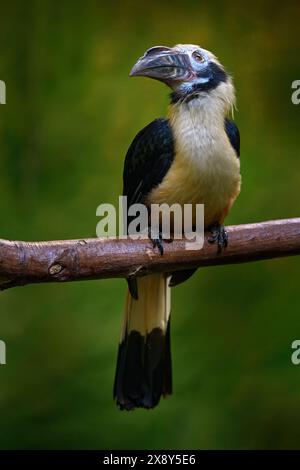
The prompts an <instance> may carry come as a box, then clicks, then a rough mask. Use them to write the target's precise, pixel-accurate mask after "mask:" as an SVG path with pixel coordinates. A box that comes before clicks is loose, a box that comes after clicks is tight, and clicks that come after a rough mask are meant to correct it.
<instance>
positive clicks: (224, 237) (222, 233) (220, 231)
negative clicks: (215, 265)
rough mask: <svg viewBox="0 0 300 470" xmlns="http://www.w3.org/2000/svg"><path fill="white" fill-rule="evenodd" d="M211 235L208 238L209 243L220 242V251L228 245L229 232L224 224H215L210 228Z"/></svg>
mask: <svg viewBox="0 0 300 470" xmlns="http://www.w3.org/2000/svg"><path fill="white" fill-rule="evenodd" d="M209 231H210V233H211V234H212V236H211V237H209V238H208V239H207V241H208V242H209V243H216V242H217V243H218V252H220V251H222V249H223V248H226V247H227V245H228V234H227V232H226V230H225V228H224V226H223V225H220V224H214V225H212V226H211V227H210V228H209Z"/></svg>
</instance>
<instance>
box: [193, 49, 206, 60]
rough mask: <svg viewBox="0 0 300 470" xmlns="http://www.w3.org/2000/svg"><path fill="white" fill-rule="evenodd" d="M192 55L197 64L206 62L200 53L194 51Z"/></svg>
mask: <svg viewBox="0 0 300 470" xmlns="http://www.w3.org/2000/svg"><path fill="white" fill-rule="evenodd" d="M192 55H193V58H194V59H195V60H197V62H204V57H203V55H202V54H201V53H200V52H199V51H194V52H193V54H192Z"/></svg>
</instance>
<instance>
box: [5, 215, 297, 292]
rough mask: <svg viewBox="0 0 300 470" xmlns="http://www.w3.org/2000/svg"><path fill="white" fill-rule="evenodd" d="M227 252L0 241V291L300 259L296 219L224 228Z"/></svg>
mask: <svg viewBox="0 0 300 470" xmlns="http://www.w3.org/2000/svg"><path fill="white" fill-rule="evenodd" d="M227 231H228V235H229V244H228V247H227V248H225V249H223V250H222V252H220V253H218V250H217V246H216V245H215V244H210V243H208V241H207V238H208V236H209V234H206V237H205V243H204V247H203V249H202V250H196V251H194V250H186V249H185V241H184V240H174V241H173V242H171V243H165V244H164V254H163V256H161V255H160V254H159V252H158V250H157V249H153V247H152V244H151V242H150V241H149V240H130V239H126V240H123V239H114V240H112V239H107V238H106V239H99V238H89V239H80V240H61V241H49V242H44V241H43V242H24V241H8V240H0V290H4V289H7V288H9V287H15V286H20V285H25V284H31V283H40V282H58V281H60V282H65V281H79V280H84V279H103V278H112V277H130V276H134V275H144V274H149V273H153V272H162V271H165V272H172V271H177V270H182V269H188V268H196V267H200V266H213V265H220V264H231V263H245V262H249V261H257V260H262V259H270V258H279V257H283V256H292V255H299V254H300V218H295V219H285V220H275V221H270V222H262V223H257V224H247V225H237V226H230V227H227Z"/></svg>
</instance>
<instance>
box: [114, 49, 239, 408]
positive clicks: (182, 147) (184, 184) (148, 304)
mask: <svg viewBox="0 0 300 470" xmlns="http://www.w3.org/2000/svg"><path fill="white" fill-rule="evenodd" d="M130 75H131V76H143V77H150V78H153V79H156V80H159V81H161V82H163V83H165V84H166V85H168V86H169V87H170V88H171V90H172V93H171V95H170V98H171V103H170V107H169V112H168V117H167V118H164V119H155V120H154V121H153V122H151V123H150V124H149V125H147V126H146V127H145V128H144V129H142V130H141V131H140V132H139V133H138V134H137V136H136V137H135V139H134V140H133V142H132V144H131V146H130V147H129V150H128V152H127V155H126V158H125V164H124V173H123V184H124V190H123V194H124V195H126V196H127V198H128V199H127V201H128V205H129V206H130V205H131V204H134V203H143V204H145V205H146V206H147V207H149V208H150V206H151V204H154V203H155V204H162V203H167V204H169V205H172V204H173V203H179V204H181V205H183V204H187V203H190V204H193V205H194V204H204V224H205V228H207V229H209V230H210V231H211V233H212V236H211V238H210V241H211V242H217V245H218V249H219V248H220V247H221V248H222V247H225V246H226V245H227V234H226V231H225V230H224V227H223V222H224V219H225V217H226V215H227V214H228V212H229V210H230V208H231V206H232V204H233V202H234V201H235V199H236V197H237V196H238V194H239V192H240V182H241V177H240V162H239V154H240V137H239V131H238V128H237V126H236V125H235V123H234V122H233V121H232V120H230V119H229V115H230V113H231V112H232V109H233V106H234V103H235V92H234V87H233V83H232V78H231V77H230V75H229V74H228V73H227V72H226V71H225V69H224V67H223V66H222V65H221V64H220V62H219V61H218V59H217V58H216V57H215V56H214V55H213V54H212V53H211V52H209V51H207V50H205V49H202V48H200V47H199V46H196V45H191V44H184V45H181V44H179V45H177V46H175V47H172V48H170V47H165V46H156V47H152V48H151V49H148V50H147V51H146V52H145V54H144V55H143V56H142V57H141V58H140V59H139V60H138V61H137V63H136V64H135V65H134V67H133V68H132V70H131V73H130ZM153 242H154V245H156V246H158V248H159V249H160V251H161V253H162V254H163V244H162V240H160V239H158V240H157V239H154V240H153ZM194 271H195V270H188V271H180V272H176V273H171V275H170V274H163V273H159V274H151V275H146V276H144V277H136V278H134V279H132V278H130V279H127V281H128V285H129V289H128V292H127V297H126V302H125V314H124V322H123V327H122V333H121V339H120V344H119V351H118V358H117V369H116V375H115V382H114V399H115V400H116V403H117V405H118V406H119V408H120V409H125V410H132V409H134V408H138V407H141V408H153V407H155V406H156V405H157V404H158V402H159V400H160V397H161V396H167V395H170V394H171V393H172V371H171V351H170V287H171V286H174V285H177V284H179V283H180V282H183V281H184V280H186V279H188V278H189V277H190V276H191V275H192V274H193V272H194Z"/></svg>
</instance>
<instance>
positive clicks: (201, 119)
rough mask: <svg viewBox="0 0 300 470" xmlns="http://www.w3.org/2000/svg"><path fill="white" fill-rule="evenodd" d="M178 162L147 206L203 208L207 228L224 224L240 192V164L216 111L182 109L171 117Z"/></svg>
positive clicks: (190, 106) (154, 190) (155, 191)
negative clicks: (175, 205) (164, 204)
mask: <svg viewBox="0 0 300 470" xmlns="http://www.w3.org/2000/svg"><path fill="white" fill-rule="evenodd" d="M170 125H171V127H172V131H173V135H174V141H175V158H174V160H173V163H172V165H171V167H170V169H169V171H168V172H167V174H166V176H165V178H164V179H163V181H162V182H161V183H160V184H159V185H158V186H157V187H156V188H154V189H153V190H152V191H151V193H150V194H149V196H148V199H147V202H148V203H150V204H151V203H156V204H162V203H167V204H170V205H171V204H174V203H179V204H188V203H190V204H204V218H205V225H206V226H208V225H210V224H211V223H213V222H223V220H224V218H225V216H226V215H227V212H228V210H229V209H230V207H231V205H232V204H233V202H234V200H235V199H236V197H237V195H238V194H239V191H240V163H239V159H238V158H237V155H236V153H235V151H234V149H233V148H232V146H231V144H230V142H229V139H228V137H227V134H226V132H225V127H224V117H223V116H218V115H217V114H216V113H215V112H214V110H208V111H207V110H205V109H204V110H201V112H199V107H198V106H193V105H192V102H191V104H190V105H185V106H181V107H180V109H178V110H175V112H174V111H173V110H172V111H171V114H170Z"/></svg>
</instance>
